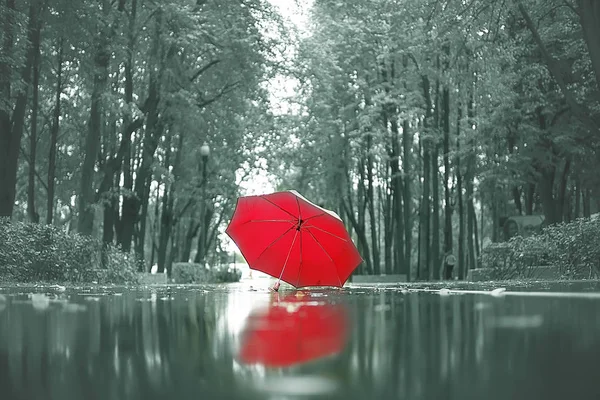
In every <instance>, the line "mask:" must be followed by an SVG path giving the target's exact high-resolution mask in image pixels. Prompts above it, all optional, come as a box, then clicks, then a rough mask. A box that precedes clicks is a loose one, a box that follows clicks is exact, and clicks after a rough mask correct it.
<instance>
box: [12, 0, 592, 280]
mask: <svg viewBox="0 0 600 400" xmlns="http://www.w3.org/2000/svg"><path fill="white" fill-rule="evenodd" d="M276 10H277V9H276V8H275V7H274V5H273V4H271V3H270V2H267V1H266V0H243V1H215V0H197V1H192V0H170V1H162V2H154V1H149V0H118V1H117V0H116V1H108V0H75V1H64V0H54V1H50V0H28V1H20V2H16V1H14V0H3V1H2V2H1V3H0V13H1V16H2V17H1V21H0V32H1V33H0V35H1V43H2V45H1V48H0V49H1V50H0V52H1V53H0V216H12V218H13V219H16V220H29V221H32V222H40V223H48V224H56V225H59V226H63V227H65V229H68V230H72V231H78V232H81V233H84V234H90V235H94V236H96V237H98V238H101V239H102V240H103V241H104V242H105V243H107V244H108V243H111V244H118V245H119V246H120V247H121V248H122V249H123V250H125V251H133V252H135V254H136V255H137V257H138V259H139V260H140V264H139V265H140V269H141V270H147V269H148V268H149V267H150V266H152V265H155V264H156V265H157V266H158V270H159V271H163V270H165V269H169V266H170V265H171V264H172V262H176V261H184V262H185V261H190V260H193V261H195V262H198V263H210V262H211V260H217V259H220V258H222V257H220V255H222V254H223V253H224V252H226V251H227V244H226V243H223V242H222V238H223V236H222V231H223V228H224V225H225V224H226V223H227V221H228V219H229V217H230V215H231V213H232V212H233V207H234V206H235V200H236V198H237V196H238V195H240V194H241V193H242V192H241V191H240V184H241V183H242V182H243V181H248V180H249V179H251V176H252V174H253V172H254V171H256V170H257V169H260V168H265V169H266V170H267V171H268V173H269V174H270V175H271V177H272V179H273V183H274V185H275V187H276V188H278V189H290V188H294V189H296V190H298V191H299V192H301V193H302V194H303V195H305V196H307V197H308V198H310V199H313V200H315V201H316V202H320V203H322V204H323V205H324V206H326V207H328V208H331V209H333V210H335V211H337V212H338V213H339V214H340V215H341V216H342V218H343V219H344V220H345V222H346V223H347V225H348V227H349V229H351V231H352V234H353V236H354V238H355V241H356V243H357V245H358V247H359V249H360V251H361V253H362V254H363V257H364V259H365V263H364V264H363V265H362V266H361V267H360V271H359V272H360V273H368V274H380V273H387V274H392V273H398V274H406V275H407V276H408V277H409V279H437V278H439V277H440V267H441V265H442V262H443V258H444V256H445V255H447V254H450V253H453V254H456V257H457V262H458V268H457V269H458V270H457V271H456V272H457V274H458V277H459V278H464V277H465V275H466V272H467V271H468V269H470V268H475V267H476V266H477V259H478V255H479V253H480V252H481V249H482V247H483V246H484V245H485V244H486V242H487V241H497V240H500V239H501V238H502V236H503V231H502V229H503V226H504V225H503V224H504V220H505V219H506V218H507V217H510V216H515V215H534V214H539V215H543V216H544V219H545V223H546V224H553V223H557V222H562V221H570V220H573V219H575V218H577V217H582V216H590V215H591V214H593V213H595V212H596V211H597V209H598V200H599V199H600V192H599V191H598V188H599V187H600V185H599V184H600V182H599V178H598V174H597V173H595V171H596V170H597V168H598V167H599V164H600V159H599V158H598V152H597V149H598V141H599V138H600V131H599V126H600V107H599V100H600V82H599V81H600V79H599V77H600V58H599V57H600V42H599V39H598V38H599V37H600V32H599V29H600V28H599V27H600V7H599V6H598V4H597V2H595V1H593V0H577V1H575V0H552V1H541V0H535V1H528V2H521V1H517V0H503V1H497V2H494V1H490V0H465V1H451V0H417V1H414V0H413V1H407V0H374V1H364V0H348V1H344V2H339V1H333V0H314V1H313V3H312V7H310V15H309V18H308V23H307V25H306V26H304V27H303V29H302V30H301V32H296V31H294V30H293V29H291V28H290V27H291V25H290V24H285V23H284V21H283V19H282V17H281V15H279V14H278V13H277V11H276ZM277 77H279V78H281V77H283V78H284V81H285V82H287V83H286V85H289V84H290V82H291V83H292V84H294V89H293V96H292V97H290V98H288V99H285V101H287V106H286V107H281V104H279V103H281V99H279V101H278V103H277V104H275V102H274V101H273V96H272V91H271V90H270V87H272V86H273V82H276V81H275V80H274V79H275V78H277ZM275 86H276V84H275ZM279 89H280V88H279Z"/></svg>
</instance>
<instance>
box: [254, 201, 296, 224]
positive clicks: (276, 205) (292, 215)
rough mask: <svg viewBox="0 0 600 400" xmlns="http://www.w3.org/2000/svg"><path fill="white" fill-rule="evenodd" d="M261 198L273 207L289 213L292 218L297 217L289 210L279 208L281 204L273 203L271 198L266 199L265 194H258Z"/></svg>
mask: <svg viewBox="0 0 600 400" xmlns="http://www.w3.org/2000/svg"><path fill="white" fill-rule="evenodd" d="M259 197H260V198H261V199H263V200H264V201H267V202H269V203H271V204H273V205H274V206H275V207H277V208H279V209H280V210H281V211H283V212H284V213H286V214H289V215H290V216H291V217H292V218H294V219H297V217H296V216H295V215H294V214H292V213H291V212H289V211H288V210H285V209H283V208H281V206H279V205H278V204H275V203H273V202H272V201H271V200H269V199H267V198H266V197H265V196H259Z"/></svg>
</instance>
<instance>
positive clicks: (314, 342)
mask: <svg viewBox="0 0 600 400" xmlns="http://www.w3.org/2000/svg"><path fill="white" fill-rule="evenodd" d="M267 283H268V282H267V281H266V280H263V281H260V282H258V281H257V282H252V283H248V282H246V283H243V284H235V285H221V286H201V287H198V286H188V287H183V286H170V287H146V288H141V289H140V288H136V289H127V288H85V287H80V288H65V287H60V286H55V287H35V288H29V287H0V399H7V400H8V399H27V400H29V399H60V400H71V399H86V400H91V399H103V400H104V399H115V400H116V399H128V400H137V399H170V398H173V399H200V398H205V399H300V398H302V399H321V398H322V399H326V398H327V399H330V398H331V399H392V398H397V399H461V400H463V399H600V368H599V367H598V363H599V360H600V284H598V283H597V282H591V283H586V282H580V283H574V284H565V283H550V282H535V283H531V282H523V283H516V284H512V285H510V286H508V287H507V286H504V289H505V290H503V289H500V288H499V287H498V284H477V285H470V284H455V285H454V286H452V287H449V288H448V286H447V285H445V284H436V285H404V286H389V285H388V286H378V287H372V286H364V287H360V286H355V287H349V288H345V289H343V290H318V291H290V290H285V291H282V292H280V293H278V294H276V293H270V292H269V291H268V290H267V287H266V284H267Z"/></svg>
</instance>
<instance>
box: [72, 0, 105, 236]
mask: <svg viewBox="0 0 600 400" xmlns="http://www.w3.org/2000/svg"><path fill="white" fill-rule="evenodd" d="M110 9H111V4H110V2H109V1H108V0H102V13H103V15H104V17H105V18H107V19H108V16H109V14H110ZM110 44H111V43H110V38H109V35H108V34H107V33H106V32H103V33H101V34H99V35H97V42H96V44H95V45H96V49H95V52H94V53H93V54H94V64H93V65H94V87H93V90H92V101H91V107H90V119H89V121H88V133H87V136H86V139H85V155H84V159H83V165H82V167H81V182H80V193H79V207H78V208H79V220H78V224H77V230H78V231H79V233H82V234H84V235H91V234H92V232H93V230H94V202H95V199H96V195H95V188H94V176H95V173H94V168H95V165H96V159H97V158H98V152H99V151H100V139H101V136H102V128H103V118H102V117H103V114H104V104H103V103H104V101H103V97H104V93H105V92H106V86H107V83H108V66H109V63H110V56H111V54H110Z"/></svg>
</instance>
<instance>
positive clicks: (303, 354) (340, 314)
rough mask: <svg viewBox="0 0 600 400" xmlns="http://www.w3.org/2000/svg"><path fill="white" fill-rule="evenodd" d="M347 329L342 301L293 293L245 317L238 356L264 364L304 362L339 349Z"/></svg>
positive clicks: (241, 359)
mask: <svg viewBox="0 0 600 400" xmlns="http://www.w3.org/2000/svg"><path fill="white" fill-rule="evenodd" d="M321 300H322V298H321ZM347 332H348V320H347V314H346V310H345V309H344V308H343V307H342V305H341V304H328V303H325V302H323V301H318V299H316V298H311V297H310V296H308V297H307V296H303V295H300V296H298V295H297V294H295V295H292V296H288V297H286V298H285V299H282V300H281V301H277V302H275V303H273V304H271V306H270V307H269V308H268V309H267V310H262V311H261V312H257V313H253V314H251V315H250V316H249V317H248V319H247V320H246V328H245V330H244V333H243V337H242V346H241V348H240V352H239V359H240V361H241V362H243V363H245V364H262V365H265V366H267V367H287V366H291V365H294V364H300V363H305V362H308V361H312V360H316V359H319V358H324V357H327V356H332V355H335V354H338V353H340V352H341V351H342V350H343V348H344V346H345V345H346V340H347Z"/></svg>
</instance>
